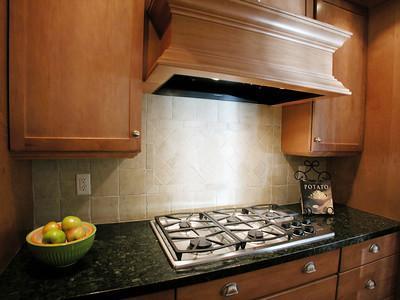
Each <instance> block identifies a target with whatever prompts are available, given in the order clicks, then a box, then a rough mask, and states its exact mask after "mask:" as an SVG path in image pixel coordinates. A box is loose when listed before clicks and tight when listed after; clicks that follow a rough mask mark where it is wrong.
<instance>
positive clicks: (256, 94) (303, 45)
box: [144, 0, 351, 104]
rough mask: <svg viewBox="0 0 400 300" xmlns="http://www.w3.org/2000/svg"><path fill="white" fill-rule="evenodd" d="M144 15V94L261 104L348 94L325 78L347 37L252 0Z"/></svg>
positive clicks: (180, 2) (182, 5)
mask: <svg viewBox="0 0 400 300" xmlns="http://www.w3.org/2000/svg"><path fill="white" fill-rule="evenodd" d="M147 14H148V21H147V29H146V33H145V72H144V74H145V75H144V76H145V78H144V79H145V90H146V92H150V93H157V94H164V95H175V96H191V97H201V98H212V99H219V100H229V101H247V102H256V103H264V104H280V103H284V102H290V101H298V100H302V99H309V98H314V99H318V98H316V97H318V96H325V95H329V96H331V95H333V96H337V95H350V94H351V92H350V91H349V90H348V89H347V88H346V87H344V86H343V84H342V83H341V82H340V81H338V80H337V79H336V78H335V77H334V76H333V75H332V73H333V70H332V65H333V54H334V52H335V51H336V50H337V49H338V48H339V47H341V46H342V45H343V43H344V42H345V41H346V39H348V38H349V37H350V36H351V33H349V32H346V31H343V30H341V29H338V28H336V27H333V26H331V25H328V24H324V23H321V22H318V21H316V20H313V19H309V18H306V17H303V16H298V15H294V14H290V13H287V12H284V11H281V10H278V9H274V8H271V7H268V6H265V5H262V4H260V3H258V1H257V0H202V1H198V0H149V1H148V2H147ZM212 78H214V79H218V80H213V79H212Z"/></svg>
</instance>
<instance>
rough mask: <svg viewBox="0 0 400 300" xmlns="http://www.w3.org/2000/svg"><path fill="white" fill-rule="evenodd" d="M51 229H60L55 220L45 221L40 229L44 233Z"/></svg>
mask: <svg viewBox="0 0 400 300" xmlns="http://www.w3.org/2000/svg"><path fill="white" fill-rule="evenodd" d="M52 229H60V226H59V225H58V224H57V222H54V221H51V222H49V223H47V224H46V225H45V226H44V227H43V229H42V234H43V235H45V234H46V233H47V232H49V231H50V230H52Z"/></svg>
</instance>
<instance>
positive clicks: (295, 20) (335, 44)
mask: <svg viewBox="0 0 400 300" xmlns="http://www.w3.org/2000/svg"><path fill="white" fill-rule="evenodd" d="M169 2H170V3H169V6H170V9H171V13H172V14H176V15H182V16H190V17H193V18H198V19H203V20H212V21H213V22H216V23H219V24H222V25H223V24H229V25H230V26H234V27H237V28H239V29H245V30H249V31H255V32H258V33H262V34H266V35H270V36H273V37H276V38H280V39H288V40H290V41H292V42H295V43H303V44H307V45H309V46H310V47H317V48H321V49H323V50H326V51H330V52H332V53H333V52H335V51H336V50H337V49H338V48H340V47H341V46H342V45H343V44H344V42H345V41H346V40H347V39H348V38H350V37H351V36H352V33H351V32H348V31H345V30H342V29H339V28H337V27H335V26H332V25H329V24H326V23H323V22H320V21H317V20H314V19H310V18H307V17H303V16H299V15H295V14H292V13H289V12H286V11H283V10H280V9H277V8H273V7H270V6H267V5H265V4H262V3H259V2H258V1H257V0H230V1H224V0H222V1H219V0H217V1H213V2H210V3H205V2H203V1H193V0H171V1H169ZM225 2H229V6H228V7H227V6H226V3H225ZM235 2H236V3H238V4H239V5H240V9H236V7H235V6H233V5H232V3H235ZM189 3H190V6H188V4H189ZM205 4H207V5H205ZM254 5H256V6H257V8H258V9H257V10H254ZM262 8H264V9H262Z"/></svg>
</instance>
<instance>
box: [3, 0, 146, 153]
mask: <svg viewBox="0 0 400 300" xmlns="http://www.w3.org/2000/svg"><path fill="white" fill-rule="evenodd" d="M143 18H144V1H142V0H140V1H130V0H102V1H97V0H87V1H81V0H57V1H52V0H36V1H29V0H13V1H11V2H10V117H11V124H10V128H11V134H10V136H11V150H13V151H29V152H30V151H130V152H133V151H137V150H138V149H139V146H140V142H139V140H138V139H133V138H131V131H133V130H138V129H140V111H141V109H140V101H141V89H142V84H141V77H142V75H141V69H142V52H143V51H142V47H143V46H142V43H143V41H142V34H143V22H144V21H143Z"/></svg>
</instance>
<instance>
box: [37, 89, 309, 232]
mask: <svg viewBox="0 0 400 300" xmlns="http://www.w3.org/2000/svg"><path fill="white" fill-rule="evenodd" d="M142 116H143V124H142V127H143V128H142V131H143V134H142V138H143V143H142V145H143V146H142V152H141V153H140V154H139V155H138V156H136V157H135V158H134V159H120V160H118V159H106V160H104V159H103V160H101V159H99V160H58V161H56V160H55V161H34V162H33V189H34V212H35V223H36V225H40V224H43V223H45V222H47V221H49V220H52V219H60V218H61V217H62V216H65V215H68V214H74V215H78V216H80V217H82V218H83V219H85V220H91V221H92V222H94V223H108V222H119V221H129V220H137V219H145V218H151V217H153V216H154V215H157V214H164V213H169V212H175V211H180V210H192V209H199V208H205V207H207V208H212V207H217V206H218V207H219V206H227V205H229V206H235V205H249V204H257V203H271V202H274V203H293V202H297V201H298V199H299V197H298V187H297V183H296V181H295V180H294V179H292V177H293V176H292V175H293V170H294V169H295V168H296V166H297V165H298V164H301V163H302V159H299V158H298V159H295V158H290V157H285V156H284V155H282V153H281V151H280V130H281V109H280V108H273V107H270V106H266V105H256V104H247V103H236V102H223V101H215V100H206V99H191V98H172V97H166V96H155V95H146V96H145V97H144V99H143V113H142ZM77 173H91V179H92V195H91V196H79V197H78V196H76V195H75V193H76V192H75V175H76V174H77Z"/></svg>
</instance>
